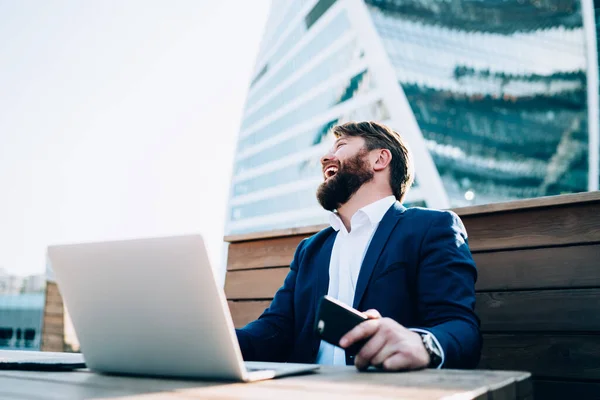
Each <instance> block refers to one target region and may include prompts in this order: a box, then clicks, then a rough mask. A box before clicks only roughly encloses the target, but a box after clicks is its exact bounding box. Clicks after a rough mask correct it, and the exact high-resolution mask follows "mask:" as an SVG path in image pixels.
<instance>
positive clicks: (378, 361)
mask: <svg viewBox="0 0 600 400" xmlns="http://www.w3.org/2000/svg"><path fill="white" fill-rule="evenodd" d="M396 352H398V345H397V344H395V343H386V345H385V346H383V347H382V348H381V350H380V351H379V352H378V353H377V354H375V356H374V357H372V358H371V362H370V363H371V365H373V366H376V367H379V366H382V367H384V366H385V360H387V359H388V358H390V357H391V356H392V355H394V354H395V353H396Z"/></svg>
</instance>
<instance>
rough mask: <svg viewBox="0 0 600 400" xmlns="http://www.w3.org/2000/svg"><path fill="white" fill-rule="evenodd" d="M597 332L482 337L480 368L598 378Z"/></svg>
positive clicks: (599, 349)
mask: <svg viewBox="0 0 600 400" xmlns="http://www.w3.org/2000/svg"><path fill="white" fill-rule="evenodd" d="M598 360H600V335H549V334H521V335H496V334H489V335H484V336H483V349H482V357H481V362H480V364H479V368H483V369H500V370H515V369H518V370H525V371H529V372H531V373H532V374H533V376H534V377H544V378H563V379H565V378H570V379H595V380H600V363H599V362H598Z"/></svg>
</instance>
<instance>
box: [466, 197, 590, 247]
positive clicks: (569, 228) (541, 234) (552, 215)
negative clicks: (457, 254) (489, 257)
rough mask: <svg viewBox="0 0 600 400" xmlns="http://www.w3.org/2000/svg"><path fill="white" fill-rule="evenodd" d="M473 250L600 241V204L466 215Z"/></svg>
mask: <svg viewBox="0 0 600 400" xmlns="http://www.w3.org/2000/svg"><path fill="white" fill-rule="evenodd" d="M463 222H464V224H465V227H466V228H467V232H468V233H469V247H470V248H471V250H472V251H474V252H476V251H484V250H504V249H511V248H532V247H546V246H558V245H573V244H582V243H598V242H600V206H599V205H598V204H582V205H579V206H577V207H566V206H565V207H560V208H558V207H557V208H552V209H532V210H524V211H514V212H507V213H502V214H489V215H473V216H467V217H465V218H463Z"/></svg>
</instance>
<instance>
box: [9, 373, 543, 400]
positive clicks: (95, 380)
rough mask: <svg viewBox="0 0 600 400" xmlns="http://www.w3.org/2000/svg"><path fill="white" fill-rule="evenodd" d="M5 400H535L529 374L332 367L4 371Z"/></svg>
mask: <svg viewBox="0 0 600 400" xmlns="http://www.w3.org/2000/svg"><path fill="white" fill-rule="evenodd" d="M0 398H2V399H5V400H12V399H67V398H68V399H83V398H86V399H127V400H131V399H142V400H153V399H172V400H176V399H179V400H182V399H283V400H293V399H309V400H317V399H328V400H337V399H344V400H347V399H350V398H352V399H419V400H420V399H453V400H456V399H495V400H505V399H520V400H523V399H531V398H532V394H531V382H530V374H529V373H528V372H516V371H489V370H469V371H467V370H432V369H429V370H422V371H411V372H399V373H389V372H358V371H357V370H356V369H355V368H354V367H327V366H323V367H321V368H320V369H319V371H317V372H315V373H310V374H307V375H299V376H291V377H285V378H279V379H273V380H267V381H261V382H254V383H231V382H215V381H198V380H174V379H160V378H158V379H157V378H149V377H128V376H113V375H104V374H97V373H94V372H92V371H89V370H75V371H70V372H42V371H13V370H0Z"/></svg>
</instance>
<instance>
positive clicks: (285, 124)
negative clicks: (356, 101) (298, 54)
mask: <svg viewBox="0 0 600 400" xmlns="http://www.w3.org/2000/svg"><path fill="white" fill-rule="evenodd" d="M368 75H369V74H368V73H367V71H363V72H361V73H359V74H357V75H355V76H354V77H352V78H351V79H350V80H348V81H347V82H343V83H342V84H340V85H337V86H334V87H332V88H329V89H326V90H325V91H324V92H323V93H322V94H320V95H318V96H317V97H315V98H312V99H307V100H306V101H305V102H304V103H303V104H302V105H300V106H298V107H297V108H294V109H292V110H290V111H288V112H287V113H286V114H284V115H282V116H280V117H278V118H277V119H275V120H273V121H271V122H269V123H268V124H267V125H265V126H263V127H261V128H259V129H258V130H256V131H255V132H253V133H252V134H250V135H249V136H246V137H245V138H242V139H241V140H240V143H239V149H240V150H241V149H245V148H248V147H250V146H252V145H255V144H258V143H260V142H262V141H264V140H266V139H268V138H270V137H272V136H274V135H276V134H278V133H281V132H283V131H284V130H285V129H288V128H290V127H292V126H294V125H297V124H299V123H302V122H306V121H308V120H310V119H312V118H315V117H317V116H319V115H320V114H322V113H323V112H324V111H327V110H328V109H330V108H331V107H332V106H334V105H336V104H340V103H343V102H345V101H347V100H350V99H351V98H352V97H354V96H355V95H356V94H357V93H363V91H362V90H361V89H363V88H367V90H368V89H369V88H370V82H371V80H370V77H369V76H368Z"/></svg>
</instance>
